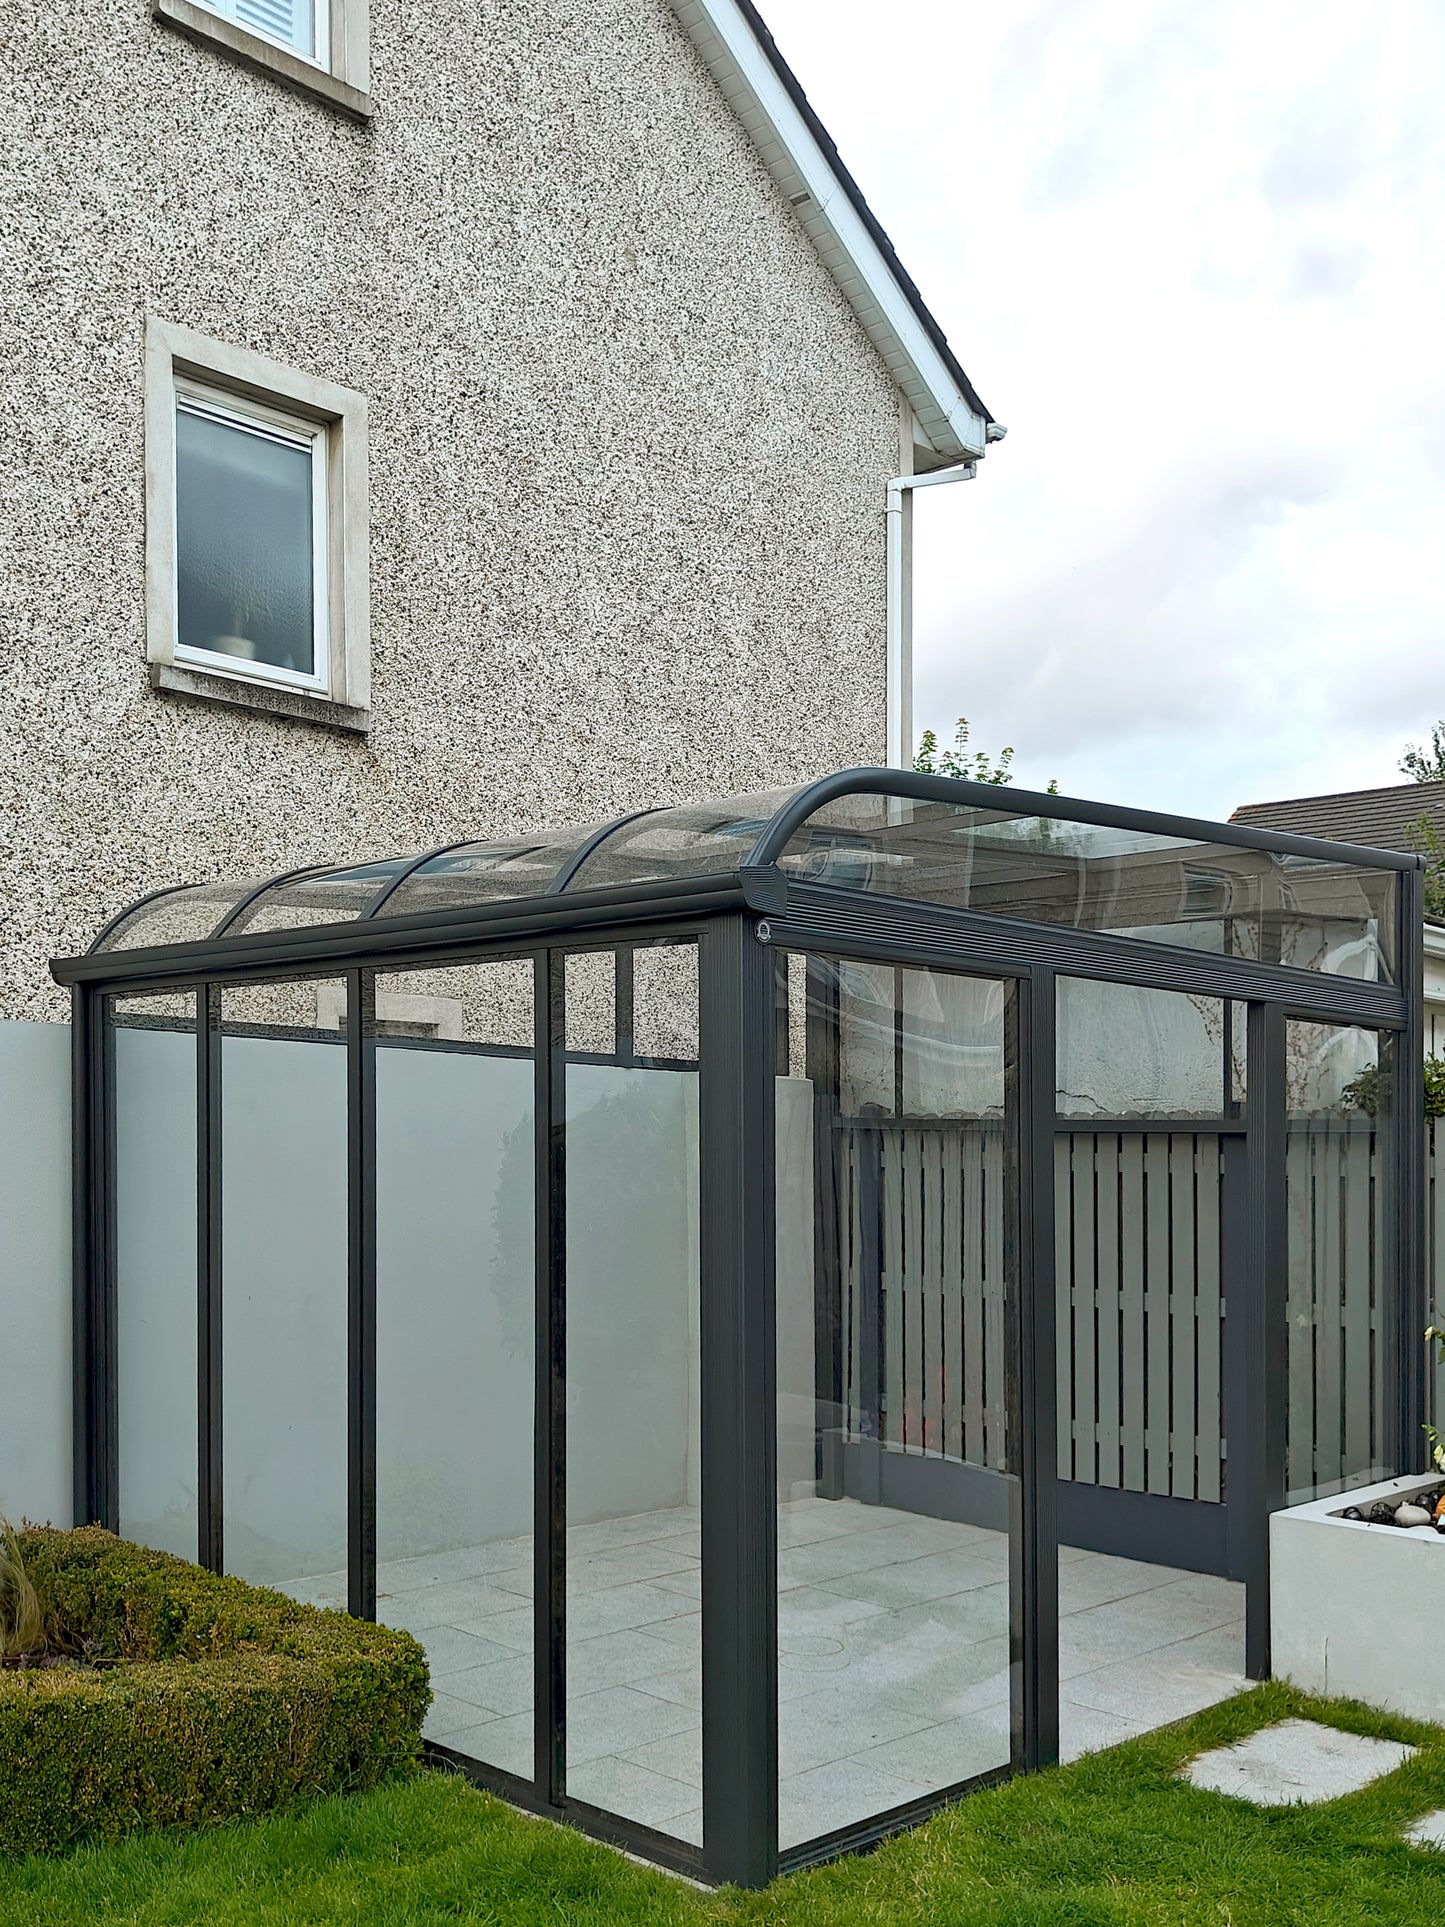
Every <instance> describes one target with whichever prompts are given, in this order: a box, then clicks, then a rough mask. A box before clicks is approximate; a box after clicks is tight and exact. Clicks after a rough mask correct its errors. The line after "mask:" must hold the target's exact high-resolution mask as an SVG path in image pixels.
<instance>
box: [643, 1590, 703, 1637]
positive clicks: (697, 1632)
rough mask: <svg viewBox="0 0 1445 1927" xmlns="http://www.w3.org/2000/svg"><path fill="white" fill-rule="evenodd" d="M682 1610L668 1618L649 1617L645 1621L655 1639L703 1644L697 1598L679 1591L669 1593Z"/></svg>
mask: <svg viewBox="0 0 1445 1927" xmlns="http://www.w3.org/2000/svg"><path fill="white" fill-rule="evenodd" d="M667 1596H668V1597H670V1598H671V1599H672V1600H673V1601H674V1602H675V1603H676V1604H677V1605H679V1606H681V1607H682V1611H681V1612H678V1613H673V1614H670V1615H669V1616H668V1617H667V1618H666V1619H647V1620H644V1621H643V1624H644V1625H645V1626H646V1628H647V1630H648V1632H649V1633H650V1634H651V1635H652V1637H653V1638H654V1639H666V1640H668V1641H670V1642H671V1643H672V1644H673V1645H676V1646H687V1647H692V1646H696V1647H698V1648H699V1649H701V1646H702V1615H701V1614H700V1613H699V1611H698V1609H697V1601H696V1600H695V1599H686V1598H683V1597H682V1596H680V1595H679V1594H677V1593H671V1594H669V1595H667Z"/></svg>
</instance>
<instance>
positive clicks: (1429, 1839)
mask: <svg viewBox="0 0 1445 1927" xmlns="http://www.w3.org/2000/svg"><path fill="white" fill-rule="evenodd" d="M1405 1838H1406V1840H1408V1841H1409V1843H1410V1845H1411V1846H1412V1847H1433V1848H1435V1849H1436V1850H1437V1851H1442V1850H1445V1807H1437V1808H1436V1809H1435V1811H1434V1812H1433V1813H1426V1814H1423V1815H1422V1816H1421V1818H1420V1819H1418V1820H1414V1821H1412V1822H1411V1824H1410V1825H1409V1826H1408V1827H1406V1829H1405Z"/></svg>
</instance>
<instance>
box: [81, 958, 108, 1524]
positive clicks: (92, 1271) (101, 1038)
mask: <svg viewBox="0 0 1445 1927" xmlns="http://www.w3.org/2000/svg"><path fill="white" fill-rule="evenodd" d="M70 1010H71V1033H70V1140H71V1159H72V1167H73V1175H72V1181H71V1182H72V1190H71V1203H70V1209H71V1386H72V1400H73V1404H72V1444H71V1505H72V1509H73V1512H74V1517H75V1523H76V1524H77V1525H90V1524H100V1525H106V1526H110V1527H111V1528H112V1529H114V1527H115V1525H116V1522H117V1511H118V1481H117V1466H116V1444H117V1434H118V1429H119V1427H118V1411H117V1404H116V1383H115V1304H114V1299H115V1182H114V1172H115V1104H114V1090H115V1079H114V1076H113V1074H112V1073H113V1068H114V1061H115V1059H114V1042H113V1033H112V1028H111V1022H110V1013H109V1010H108V1009H107V1006H106V1000H105V998H104V996H103V995H102V994H101V993H99V992H97V991H94V990H91V989H90V988H88V987H87V986H85V985H77V986H76V987H75V989H74V990H73V991H72V992H71V999H70Z"/></svg>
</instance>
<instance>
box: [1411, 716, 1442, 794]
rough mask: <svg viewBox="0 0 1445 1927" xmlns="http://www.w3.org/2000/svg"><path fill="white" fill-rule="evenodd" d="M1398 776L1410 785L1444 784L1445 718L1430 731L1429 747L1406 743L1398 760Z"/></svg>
mask: <svg viewBox="0 0 1445 1927" xmlns="http://www.w3.org/2000/svg"><path fill="white" fill-rule="evenodd" d="M1400 774H1401V775H1402V776H1408V777H1409V779H1410V781H1411V782H1412V783H1445V718H1442V719H1441V720H1440V721H1439V722H1438V723H1436V725H1435V727H1434V728H1433V729H1432V730H1431V731H1430V747H1429V749H1428V750H1424V749H1421V747H1420V745H1419V744H1418V743H1406V745H1405V754H1404V755H1403V756H1402V757H1401V758H1400Z"/></svg>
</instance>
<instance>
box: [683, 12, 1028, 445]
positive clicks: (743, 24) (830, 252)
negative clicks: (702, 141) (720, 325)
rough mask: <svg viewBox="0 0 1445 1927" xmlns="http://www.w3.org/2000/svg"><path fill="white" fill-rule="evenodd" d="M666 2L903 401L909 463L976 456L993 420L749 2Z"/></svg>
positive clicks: (793, 75) (796, 80) (987, 436)
mask: <svg viewBox="0 0 1445 1927" xmlns="http://www.w3.org/2000/svg"><path fill="white" fill-rule="evenodd" d="M672 7H673V11H674V12H675V13H676V14H677V16H678V18H679V20H680V21H681V22H682V24H683V26H684V27H685V28H686V29H687V31H688V33H689V34H690V35H691V36H692V39H693V41H694V43H695V45H696V46H697V49H698V51H699V53H700V54H701V55H702V57H703V60H704V61H705V62H706V64H707V66H708V69H709V71H710V72H711V73H712V76H713V78H714V79H715V80H716V81H717V83H718V86H719V87H720V88H721V89H722V92H723V94H724V95H725V96H726V98H727V101H728V103H729V105H730V106H731V107H732V109H733V112H734V113H735V114H736V115H737V117H738V119H739V120H740V121H741V122H742V124H743V126H744V127H745V128H746V129H747V131H748V133H749V134H750V135H751V136H752V138H753V140H754V142H755V143H756V145H757V148H758V151H759V153H760V154H761V155H762V158H763V160H764V161H765V163H766V164H767V167H768V169H769V171H770V172H771V174H772V176H773V178H774V180H775V181H776V182H777V183H778V185H779V187H780V188H781V189H782V191H783V192H784V194H786V195H787V197H788V200H789V201H790V202H791V203H792V206H793V208H794V210H795V212H796V213H797V216H798V219H799V220H800V221H801V222H802V224H803V227H804V229H805V230H806V231H807V233H808V235H809V237H810V238H811V240H812V242H813V245H814V246H815V247H816V248H817V250H818V253H819V254H820V255H821V256H822V259H823V262H824V265H825V266H826V267H827V268H828V270H829V271H830V273H831V274H832V275H833V278H834V279H835V280H836V281H837V283H838V285H839V287H840V288H841V289H842V291H843V293H844V294H845V295H846V296H847V298H848V300H849V302H850V303H851V304H852V307H853V310H854V312H855V314H856V315H857V316H858V319H859V320H860V321H861V322H862V324H863V327H864V328H865V330H866V331H867V333H868V335H869V337H870V338H871V340H872V341H873V343H874V345H875V346H876V347H877V349H878V351H879V353H880V354H881V355H882V357H883V359H884V361H885V362H886V363H887V366H888V369H889V372H890V373H891V374H892V376H893V379H894V380H895V381H896V382H897V384H898V387H899V389H900V391H901V392H902V394H903V395H904V396H905V397H906V399H907V400H908V402H909V405H910V406H911V407H912V409H913V413H914V415H915V416H916V417H917V420H918V423H919V426H920V428H921V429H922V431H923V433H924V435H925V436H926V437H927V440H928V442H929V444H931V446H932V449H933V451H934V453H935V455H936V456H937V460H936V461H935V462H925V461H920V463H919V467H920V468H923V467H941V466H944V465H946V464H948V463H951V462H962V461H973V460H975V459H977V457H979V456H981V455H982V454H983V453H984V449H985V445H986V443H987V441H988V439H989V435H988V429H989V426H990V424H991V423H992V422H993V417H992V415H990V413H989V411H988V410H987V408H985V407H984V405H983V402H982V401H981V400H980V399H979V395H978V391H977V389H976V388H975V387H974V385H973V383H972V382H971V381H970V380H969V378H968V376H967V375H966V374H965V373H964V371H963V369H962V367H961V366H960V365H959V362H958V358H957V356H956V355H955V354H954V352H953V350H952V349H951V348H950V347H949V345H948V338H947V336H946V335H945V334H944V332H943V330H942V328H940V327H939V325H938V322H937V321H936V320H935V319H934V317H933V315H932V314H930V312H929V310H928V307H927V305H926V303H925V302H924V299H923V296H922V295H921V294H920V293H919V292H918V289H917V287H916V286H915V285H914V282H913V280H912V278H911V277H910V276H909V274H908V272H907V271H906V269H905V268H904V266H903V263H902V262H901V261H900V260H899V258H898V255H897V252H896V250H895V249H894V246H893V243H892V242H891V241H890V240H889V238H888V236H887V235H886V234H885V233H884V231H883V229H882V227H881V226H880V224H879V222H878V219H877V217H876V215H875V214H874V213H873V211H872V209H871V208H870V207H869V206H868V203H867V202H866V201H865V200H864V198H863V194H862V190H861V189H860V188H859V186H858V183H857V182H856V181H855V180H854V179H853V176H852V175H851V174H850V173H849V172H848V170H847V168H846V167H845V166H844V165H843V162H842V159H841V157H840V155H839V153H838V150H837V148H836V147H835V146H834V144H833V141H832V138H831V136H830V135H829V133H828V130H827V128H826V127H824V125H823V123H822V121H820V120H819V118H818V116H817V114H816V113H815V112H814V111H813V109H812V107H811V106H810V105H809V102H808V97H807V95H806V94H805V93H804V92H803V89H802V87H801V86H800V85H799V84H798V79H797V76H796V75H795V74H794V73H793V70H792V68H791V67H789V65H788V63H787V62H786V61H785V60H784V59H783V56H782V55H781V54H780V53H779V52H778V48H777V44H776V42H775V41H774V39H773V36H772V35H771V34H770V33H769V32H768V29H767V27H766V25H765V24H764V22H763V20H762V18H761V16H760V15H759V13H758V11H757V9H756V7H754V6H753V4H752V0H672ZM993 439H994V440H997V439H998V431H997V430H995V433H994V436H993Z"/></svg>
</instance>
